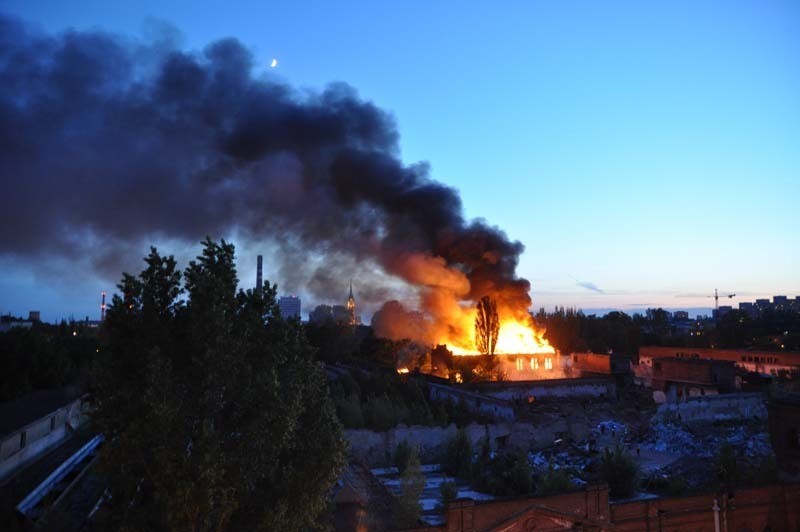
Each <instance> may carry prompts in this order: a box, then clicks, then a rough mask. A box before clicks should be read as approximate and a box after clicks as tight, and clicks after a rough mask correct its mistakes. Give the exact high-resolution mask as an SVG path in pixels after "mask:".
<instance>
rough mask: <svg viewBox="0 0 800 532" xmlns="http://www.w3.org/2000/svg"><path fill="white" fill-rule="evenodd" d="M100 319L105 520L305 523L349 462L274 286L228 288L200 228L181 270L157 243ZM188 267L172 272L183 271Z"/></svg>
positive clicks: (219, 253) (222, 252)
mask: <svg viewBox="0 0 800 532" xmlns="http://www.w3.org/2000/svg"><path fill="white" fill-rule="evenodd" d="M145 262H146V265H147V266H146V268H145V269H144V271H142V272H141V274H140V275H139V276H133V275H129V274H124V275H123V278H122V281H121V283H120V284H119V285H118V288H119V291H120V294H117V295H115V296H114V297H113V299H112V303H111V306H110V308H109V309H108V313H107V318H106V322H105V323H104V326H103V331H102V332H103V340H104V342H105V344H106V348H105V349H103V350H102V353H103V354H104V355H105V356H104V358H103V360H102V363H101V365H100V368H99V370H98V372H97V375H96V380H95V389H94V391H95V398H96V409H95V411H94V414H93V421H94V423H95V426H96V428H97V429H98V430H99V431H101V432H102V433H103V434H104V435H105V436H106V442H107V443H106V444H105V447H104V449H103V451H102V454H101V466H102V471H103V472H104V474H105V475H106V477H107V478H108V481H109V484H110V488H111V489H110V493H111V495H112V496H111V506H112V511H111V512H110V514H111V516H112V517H111V519H112V521H113V523H111V524H112V525H113V526H114V527H117V528H124V529H128V530H145V529H146V530H152V529H169V530H192V531H206V530H208V531H211V530H215V531H216V530H241V529H247V530H297V529H304V528H308V527H312V526H314V525H315V524H316V523H318V521H319V519H320V516H321V514H322V513H323V511H324V510H325V508H326V498H327V495H328V492H329V490H330V488H331V486H332V485H333V483H334V482H335V480H336V478H337V477H338V474H339V472H340V470H341V467H342V466H343V464H344V458H345V455H344V450H345V442H344V438H343V435H342V429H341V426H340V424H339V422H338V420H337V418H336V414H335V411H334V409H333V406H332V404H331V401H330V399H329V395H328V391H327V383H326V380H325V375H324V372H323V371H322V369H321V367H320V366H319V365H318V363H317V362H316V361H315V359H314V353H313V349H312V348H311V347H310V345H309V344H308V342H307V341H306V339H305V336H304V334H303V332H302V329H301V327H300V325H299V324H298V323H297V322H296V320H289V321H285V320H282V319H281V318H280V314H279V312H278V309H277V305H276V302H275V293H276V287H275V286H274V285H272V286H270V284H269V283H268V282H265V284H264V287H263V290H261V291H258V290H247V291H242V290H237V284H238V278H237V274H236V268H235V266H234V247H233V245H231V244H229V243H226V242H225V241H224V240H223V241H221V242H219V243H217V242H214V241H211V240H210V239H206V240H205V242H203V251H202V254H201V255H200V256H199V257H197V260H195V261H192V262H190V264H189V266H188V268H186V270H185V273H184V275H183V276H182V275H181V273H180V271H179V270H178V268H177V264H176V261H175V259H174V258H173V257H172V256H169V257H165V256H162V255H160V254H159V253H158V251H157V250H156V249H155V248H151V252H150V254H149V255H148V257H147V258H146V259H145ZM182 277H183V279H184V280H185V282H184V283H183V285H181V279H182Z"/></svg>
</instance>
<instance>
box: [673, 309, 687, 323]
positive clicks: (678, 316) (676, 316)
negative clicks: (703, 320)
mask: <svg viewBox="0 0 800 532" xmlns="http://www.w3.org/2000/svg"><path fill="white" fill-rule="evenodd" d="M672 319H673V320H675V321H689V313H688V312H686V311H685V310H676V311H675V312H673V313H672Z"/></svg>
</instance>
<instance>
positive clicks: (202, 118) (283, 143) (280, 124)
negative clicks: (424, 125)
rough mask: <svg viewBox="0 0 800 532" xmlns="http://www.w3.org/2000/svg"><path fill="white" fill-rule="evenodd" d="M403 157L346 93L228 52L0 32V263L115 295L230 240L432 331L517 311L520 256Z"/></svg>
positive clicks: (387, 121)
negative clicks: (42, 268) (159, 264)
mask: <svg viewBox="0 0 800 532" xmlns="http://www.w3.org/2000/svg"><path fill="white" fill-rule="evenodd" d="M398 152H399V150H398V133H397V130H396V128H395V124H394V121H393V119H392V117H391V116H390V115H389V114H387V113H386V112H385V111H383V110H381V109H379V108H377V107H376V106H374V105H373V104H371V103H369V102H366V101H364V100H362V99H360V98H359V97H358V95H357V94H356V92H355V91H354V90H353V89H352V88H351V87H349V86H347V85H345V84H341V83H337V84H331V85H329V86H328V87H327V88H326V89H324V90H323V91H321V92H319V93H313V94H310V93H308V92H301V91H297V90H294V89H293V88H291V87H289V86H287V85H285V84H282V83H278V82H275V81H271V80H270V79H268V78H266V77H264V76H261V77H259V76H258V75H257V73H256V72H255V69H254V60H253V57H252V56H251V54H250V53H249V52H248V51H247V50H246V49H245V48H244V47H243V46H242V45H241V44H240V43H239V42H238V41H236V40H235V39H225V40H221V41H217V42H214V43H212V44H210V45H208V46H207V47H206V48H205V49H203V50H202V52H199V53H192V52H187V51H183V50H181V49H178V48H177V47H176V46H174V45H172V44H170V42H169V40H162V41H159V40H155V41H152V42H131V41H130V40H124V39H123V38H121V37H119V36H115V35H111V34H107V33H102V32H79V31H67V32H65V33H63V34H60V35H47V34H42V33H38V32H36V31H34V30H32V29H30V28H29V27H27V26H26V25H25V24H24V23H22V22H21V21H18V20H16V19H12V18H8V17H3V16H0V175H1V176H2V183H3V191H2V196H0V227H2V228H4V230H3V231H1V232H0V256H2V257H6V258H12V259H18V260H22V261H31V262H35V261H36V260H40V259H42V258H46V257H49V256H54V257H59V258H60V259H63V260H66V261H67V262H68V261H69V260H77V259H78V258H86V257H88V258H89V259H90V260H91V264H92V267H93V268H94V270H95V272H96V273H97V274H99V275H108V276H111V277H113V278H118V275H119V273H120V272H121V271H122V270H123V269H132V268H133V267H135V266H132V263H130V262H127V261H128V257H129V256H130V253H131V250H132V249H134V250H136V256H141V253H140V250H141V249H142V248H141V247H139V244H140V243H145V242H148V240H152V239H172V240H178V241H185V242H196V241H198V240H199V239H201V238H203V237H204V236H205V235H212V236H225V235H230V234H232V233H235V234H237V235H239V236H240V237H241V238H244V239H248V240H249V241H253V242H258V241H259V240H260V239H263V238H267V237H269V238H271V239H273V240H276V241H277V242H279V243H281V245H282V246H285V248H286V253H285V254H284V255H283V256H282V260H289V261H295V262H298V268H299V271H305V270H304V269H303V268H301V267H300V264H299V262H305V261H306V260H307V256H308V254H310V253H314V254H317V255H320V256H323V257H324V256H325V255H326V254H331V256H334V255H335V256H337V257H348V258H350V259H352V260H353V261H354V262H356V263H357V262H361V261H367V262H371V263H374V264H375V265H376V267H378V268H379V269H381V270H382V271H383V272H385V273H386V274H388V275H390V276H393V277H397V278H400V279H402V280H404V281H405V282H407V283H408V284H410V285H411V286H413V287H415V288H416V289H417V291H418V293H419V295H420V297H421V305H422V308H423V310H425V311H426V316H427V318H426V319H428V320H430V321H431V322H436V321H437V320H441V319H442V317H443V316H444V315H445V314H446V312H447V310H446V308H445V307H448V308H451V310H452V307H453V305H454V304H458V305H462V304H464V303H463V302H467V303H468V302H469V301H475V300H477V299H479V298H480V297H481V296H482V295H484V294H492V295H494V296H495V297H497V298H498V299H499V304H500V306H501V308H509V309H514V312H524V311H525V310H527V308H528V306H529V305H530V299H529V297H528V289H529V285H528V282H527V281H525V280H524V279H520V278H518V277H517V276H516V274H515V269H516V266H517V260H518V257H519V254H520V253H521V252H522V249H523V248H522V245H521V244H520V243H518V242H513V241H510V240H509V239H508V238H507V237H506V236H505V234H503V233H502V232H501V231H499V230H498V229H496V228H493V227H491V226H489V225H487V224H486V223H484V222H482V221H467V220H465V219H464V217H463V214H462V207H461V200H460V198H459V195H458V193H457V192H456V191H455V190H454V189H452V188H450V187H447V186H445V185H442V184H440V183H437V182H435V181H433V180H432V179H431V178H430V177H429V174H428V167H427V165H425V164H417V165H411V166H408V165H404V164H403V163H402V162H401V161H400V159H399V156H398ZM333 262H334V263H335V261H333ZM134 264H136V263H134ZM289 269H291V267H290V268H289ZM349 273H350V272H341V275H339V276H337V278H338V279H340V280H341V279H348V278H349ZM338 289H339V291H341V287H338ZM378 292H379V293H381V292H380V291H378ZM381 295H386V294H383V293H381ZM448 298H449V299H448ZM394 310H396V308H395V309H394Z"/></svg>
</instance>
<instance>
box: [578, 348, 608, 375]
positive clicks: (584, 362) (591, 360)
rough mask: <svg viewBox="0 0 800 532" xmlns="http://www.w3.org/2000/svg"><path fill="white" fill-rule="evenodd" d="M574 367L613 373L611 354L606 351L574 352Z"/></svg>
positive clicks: (587, 370)
mask: <svg viewBox="0 0 800 532" xmlns="http://www.w3.org/2000/svg"><path fill="white" fill-rule="evenodd" d="M570 356H571V357H572V369H573V370H575V371H585V372H589V373H604V374H611V355H609V354H606V353H572V355H570Z"/></svg>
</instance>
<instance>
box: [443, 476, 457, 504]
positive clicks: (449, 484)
mask: <svg viewBox="0 0 800 532" xmlns="http://www.w3.org/2000/svg"><path fill="white" fill-rule="evenodd" d="M439 493H441V495H442V506H444V507H445V508H446V507H447V504H448V503H449V502H450V501H452V500H454V499H455V498H456V497H458V487H457V486H456V483H455V482H453V481H452V480H446V481H444V482H442V483H441V484H439Z"/></svg>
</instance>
